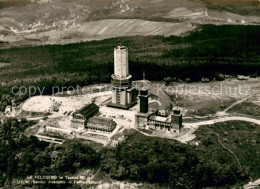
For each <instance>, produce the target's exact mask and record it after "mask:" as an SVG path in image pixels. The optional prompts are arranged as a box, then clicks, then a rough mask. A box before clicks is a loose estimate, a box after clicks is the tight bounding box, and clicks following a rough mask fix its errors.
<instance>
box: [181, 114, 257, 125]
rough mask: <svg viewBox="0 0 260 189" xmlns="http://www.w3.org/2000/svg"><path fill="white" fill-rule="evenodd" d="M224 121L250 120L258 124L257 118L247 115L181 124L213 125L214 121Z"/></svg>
mask: <svg viewBox="0 0 260 189" xmlns="http://www.w3.org/2000/svg"><path fill="white" fill-rule="evenodd" d="M226 121H245V122H250V123H255V124H257V125H260V120H259V119H254V118H249V117H240V116H230V117H221V118H216V119H212V120H207V121H200V122H195V123H183V125H184V127H198V126H203V125H213V124H215V123H221V122H226Z"/></svg>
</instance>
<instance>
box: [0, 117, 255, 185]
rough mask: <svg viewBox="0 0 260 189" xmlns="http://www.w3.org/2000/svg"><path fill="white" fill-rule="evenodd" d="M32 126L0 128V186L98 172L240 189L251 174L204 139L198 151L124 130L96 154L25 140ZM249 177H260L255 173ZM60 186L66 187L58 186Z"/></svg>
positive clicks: (14, 121) (79, 146)
mask: <svg viewBox="0 0 260 189" xmlns="http://www.w3.org/2000/svg"><path fill="white" fill-rule="evenodd" d="M33 124H35V123H34V122H31V121H27V120H25V119H22V120H20V121H19V120H17V119H8V120H6V121H5V122H4V123H2V124H1V125H0V138H1V142H0V152H1V153H0V165H1V166H0V185H1V186H4V185H9V184H11V183H14V181H15V180H16V179H24V178H26V177H27V176H31V175H57V176H59V175H60V176H64V175H73V174H75V173H76V171H77V170H79V169H92V170H97V169H99V168H100V171H101V172H103V173H106V174H107V175H108V176H109V177H111V178H112V179H117V180H127V181H133V182H143V183H150V184H154V185H156V186H161V187H171V188H206V187H224V188H226V187H229V186H233V185H236V186H241V185H242V184H243V183H245V182H248V180H249V176H250V175H249V172H248V171H246V170H244V169H243V170H241V168H240V167H239V166H238V165H237V163H236V162H235V159H234V158H233V157H232V155H230V154H228V153H227V152H226V151H223V150H222V149H217V151H216V149H215V148H216V147H214V148H213V146H214V145H212V144H214V142H215V141H211V142H210V143H209V142H207V141H204V140H203V143H202V145H200V146H199V147H197V146H192V145H187V144H182V143H180V142H177V141H174V140H169V139H163V138H156V137H152V138H151V137H147V136H144V135H142V134H140V133H139V132H137V131H135V130H129V131H128V132H126V133H125V137H126V140H125V141H123V142H121V143H120V144H119V145H118V146H117V147H115V148H111V147H105V148H103V149H101V150H100V151H95V150H94V149H93V148H92V147H90V146H88V145H85V144H81V143H77V142H75V143H71V144H68V145H67V146H62V145H58V144H49V143H45V142H42V141H39V140H38V139H37V138H36V137H34V136H31V137H27V136H25V135H24V130H25V129H26V128H28V127H30V126H31V125H33ZM211 135H212V134H211ZM209 136H210V135H209ZM211 137H213V136H211ZM208 145H211V148H207V147H208ZM205 147H206V148H205ZM214 152H217V153H216V154H215V153H214ZM212 154H214V155H212ZM243 168H246V167H244V166H243ZM250 168H253V167H252V166H250ZM251 173H252V172H251ZM254 173H256V175H255V176H259V173H257V170H255V172H254ZM43 186H45V187H46V186H49V185H43ZM65 186H70V185H69V184H68V185H62V186H60V187H63V188H64V187H65ZM49 187H54V186H49ZM55 187H57V186H55Z"/></svg>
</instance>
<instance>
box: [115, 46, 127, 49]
mask: <svg viewBox="0 0 260 189" xmlns="http://www.w3.org/2000/svg"><path fill="white" fill-rule="evenodd" d="M124 49H127V47H125V46H117V47H116V48H115V50H124Z"/></svg>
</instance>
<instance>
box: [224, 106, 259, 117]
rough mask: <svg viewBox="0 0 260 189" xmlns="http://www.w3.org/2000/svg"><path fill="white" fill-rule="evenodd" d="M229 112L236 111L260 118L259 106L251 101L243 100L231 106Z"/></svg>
mask: <svg viewBox="0 0 260 189" xmlns="http://www.w3.org/2000/svg"><path fill="white" fill-rule="evenodd" d="M228 112H229V113H237V114H244V115H249V116H252V117H255V118H260V106H258V105H257V104H255V103H252V102H243V103H241V104H239V105H236V106H234V107H233V108H231V109H230V110H229V111H228Z"/></svg>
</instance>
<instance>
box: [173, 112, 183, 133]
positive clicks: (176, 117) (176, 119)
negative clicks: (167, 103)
mask: <svg viewBox="0 0 260 189" xmlns="http://www.w3.org/2000/svg"><path fill="white" fill-rule="evenodd" d="M171 124H172V128H173V129H174V130H177V131H181V129H182V128H183V125H182V114H181V111H180V110H173V112H172V114H171Z"/></svg>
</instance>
